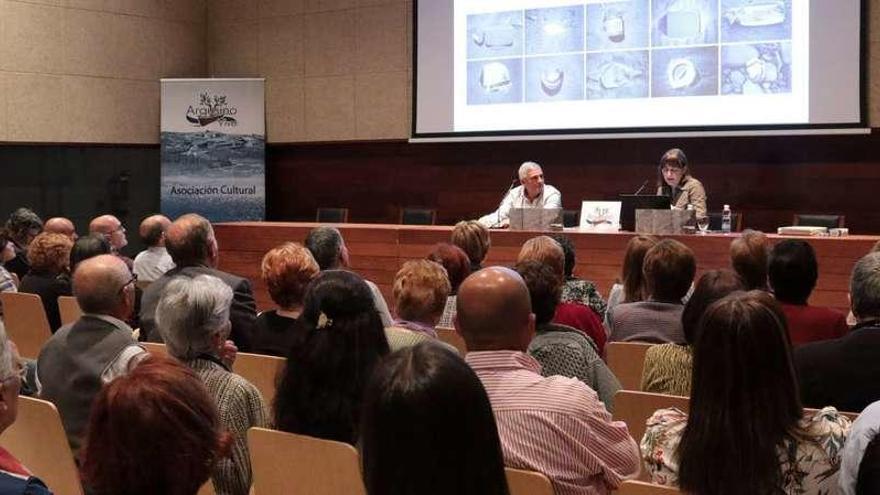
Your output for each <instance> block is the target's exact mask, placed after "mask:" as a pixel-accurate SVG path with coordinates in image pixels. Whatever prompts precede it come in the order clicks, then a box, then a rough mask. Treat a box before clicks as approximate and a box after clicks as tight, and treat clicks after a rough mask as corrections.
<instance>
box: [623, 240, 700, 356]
mask: <svg viewBox="0 0 880 495" xmlns="http://www.w3.org/2000/svg"><path fill="white" fill-rule="evenodd" d="M696 270H697V263H696V260H695V259H694V253H693V251H691V249H690V248H689V247H687V246H685V245H684V244H682V243H680V242H678V241H676V240H674V239H663V240H662V241H660V242H658V243H657V244H655V245H654V247H652V248H651V249H649V250H648V252H647V253H646V254H645V260H644V264H643V267H642V271H643V275H644V280H645V289H646V292H647V294H648V300H646V301H641V302H631V303H623V304H619V305H617V306H615V307H613V308H611V309H609V310H608V321H609V323H610V325H609V330H611V336H610V339H611V340H612V341H615V342H626V341H637V342H656V343H663V342H672V343H676V344H682V343H684V342H685V338H684V333H683V332H682V328H681V313H682V310H683V309H684V307H683V306H682V299H683V298H684V296H685V295H686V294H687V293H688V290H689V289H690V287H691V283H692V282H693V280H694V273H696Z"/></svg>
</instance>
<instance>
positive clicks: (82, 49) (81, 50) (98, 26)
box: [56, 9, 121, 77]
mask: <svg viewBox="0 0 880 495" xmlns="http://www.w3.org/2000/svg"><path fill="white" fill-rule="evenodd" d="M120 17H121V16H119V15H116V14H108V13H103V12H94V11H90V10H77V9H71V10H68V11H67V19H66V21H65V26H64V66H63V67H58V68H56V71H57V72H62V73H67V74H77V75H87V76H106V77H110V76H113V75H115V74H117V73H118V67H117V62H118V60H119V59H120V55H119V54H120V53H121V50H120V47H119V43H120V40H117V39H116V37H117V36H118V35H120V34H121V29H120V28H119V26H118V24H119V22H120V21H119V19H120ZM58 69H60V70H58Z"/></svg>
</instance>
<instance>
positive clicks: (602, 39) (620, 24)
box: [587, 0, 650, 51]
mask: <svg viewBox="0 0 880 495" xmlns="http://www.w3.org/2000/svg"><path fill="white" fill-rule="evenodd" d="M649 14H650V10H649V2H648V0H629V1H620V2H602V3H591V4H587V51H603V50H623V49H632V48H647V47H648V45H649V43H650V37H649V36H648V33H649V32H650V31H649V29H648V28H649V23H650V20H649V19H648V17H649Z"/></svg>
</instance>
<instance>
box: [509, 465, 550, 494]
mask: <svg viewBox="0 0 880 495" xmlns="http://www.w3.org/2000/svg"><path fill="white" fill-rule="evenodd" d="M504 474H506V475H507V487H508V488H509V491H510V495H553V485H552V484H550V478H548V477H546V476H544V475H543V474H541V473H538V472H535V471H523V470H522V469H513V468H504Z"/></svg>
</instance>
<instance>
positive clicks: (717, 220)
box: [709, 211, 743, 232]
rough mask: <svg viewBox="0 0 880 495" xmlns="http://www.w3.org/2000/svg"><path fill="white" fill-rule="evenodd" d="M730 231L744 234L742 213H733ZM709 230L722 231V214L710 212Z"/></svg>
mask: <svg viewBox="0 0 880 495" xmlns="http://www.w3.org/2000/svg"><path fill="white" fill-rule="evenodd" d="M730 222H731V225H730V230H732V231H733V232H742V229H743V216H742V212H733V214H732V215H731V218H730ZM709 230H721V212H720V211H712V212H709Z"/></svg>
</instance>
